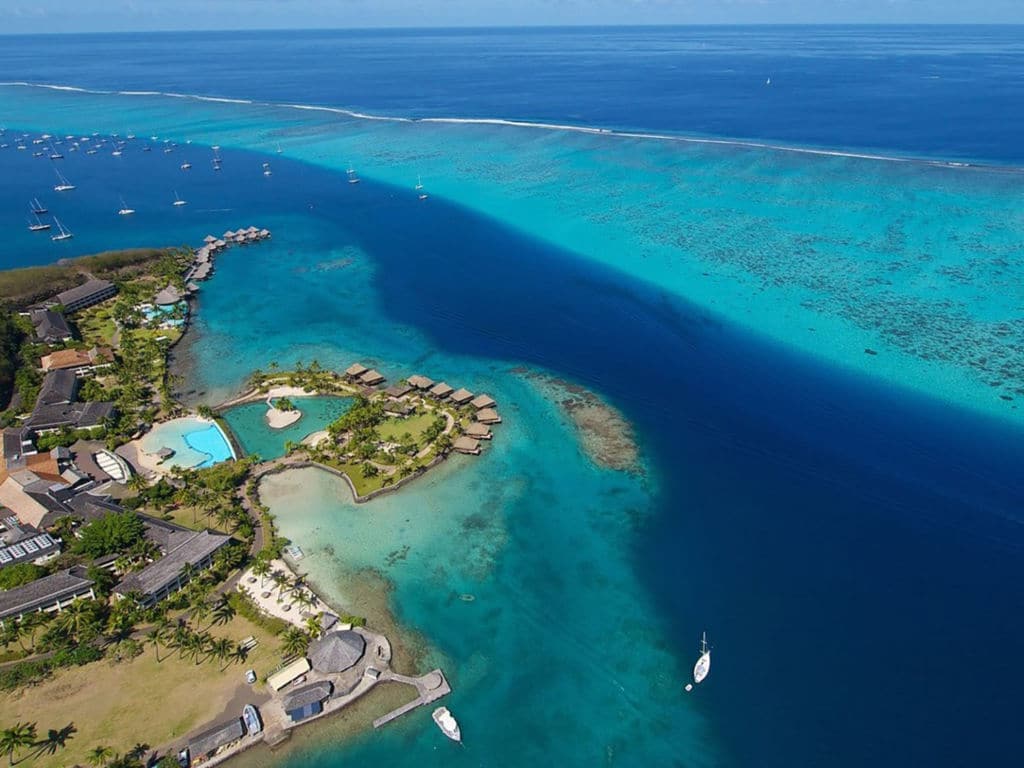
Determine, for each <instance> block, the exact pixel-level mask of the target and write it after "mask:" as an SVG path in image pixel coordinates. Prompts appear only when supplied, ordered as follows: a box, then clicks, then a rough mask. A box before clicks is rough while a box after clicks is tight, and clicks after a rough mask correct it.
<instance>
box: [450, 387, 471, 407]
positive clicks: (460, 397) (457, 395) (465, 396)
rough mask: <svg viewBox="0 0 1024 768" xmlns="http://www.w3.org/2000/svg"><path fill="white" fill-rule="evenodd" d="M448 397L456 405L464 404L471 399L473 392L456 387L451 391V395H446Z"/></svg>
mask: <svg viewBox="0 0 1024 768" xmlns="http://www.w3.org/2000/svg"><path fill="white" fill-rule="evenodd" d="M448 399H449V400H451V401H452V402H453V403H455V404H456V405H465V404H466V403H468V402H469V401H470V400H472V399H473V393H472V392H470V391H469V390H468V389H458V390H456V391H455V392H452V393H451V395H449V396H448Z"/></svg>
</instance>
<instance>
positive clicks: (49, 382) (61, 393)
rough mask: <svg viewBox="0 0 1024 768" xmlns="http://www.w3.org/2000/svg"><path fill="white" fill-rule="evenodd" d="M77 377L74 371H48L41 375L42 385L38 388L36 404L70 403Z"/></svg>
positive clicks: (73, 396) (72, 398) (73, 397)
mask: <svg viewBox="0 0 1024 768" xmlns="http://www.w3.org/2000/svg"><path fill="white" fill-rule="evenodd" d="M77 386H78V377H76V376H75V374H74V371H66V370H64V371H50V372H49V373H48V374H46V376H44V377H43V386H42V387H40V389H39V397H38V398H37V399H36V404H37V405H57V404H59V403H70V402H71V401H72V400H74V399H75V389H76V388H77Z"/></svg>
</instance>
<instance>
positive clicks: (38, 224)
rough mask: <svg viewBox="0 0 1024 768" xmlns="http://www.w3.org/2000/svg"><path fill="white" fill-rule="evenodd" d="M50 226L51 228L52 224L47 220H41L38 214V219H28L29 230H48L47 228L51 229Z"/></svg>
mask: <svg viewBox="0 0 1024 768" xmlns="http://www.w3.org/2000/svg"><path fill="white" fill-rule="evenodd" d="M49 228H50V225H49V224H47V223H46V222H45V221H40V220H39V216H36V220H35V221H32V220H31V219H29V221H28V231H29V232H42V231H43V230H46V229H49Z"/></svg>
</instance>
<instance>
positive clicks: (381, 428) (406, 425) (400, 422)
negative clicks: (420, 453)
mask: <svg viewBox="0 0 1024 768" xmlns="http://www.w3.org/2000/svg"><path fill="white" fill-rule="evenodd" d="M435 418H437V414H436V413H421V414H419V415H418V416H410V417H409V418H407V419H387V420H386V421H384V422H382V423H380V424H378V425H377V434H378V435H380V437H381V439H382V440H387V441H388V442H389V443H397V442H399V440H401V438H402V435H404V434H405V433H406V432H408V433H409V434H410V435H412V439H413V440H414V441H415V442H416V443H422V442H423V433H424V432H426V431H427V428H428V427H430V425H431V424H433V423H434V419H435Z"/></svg>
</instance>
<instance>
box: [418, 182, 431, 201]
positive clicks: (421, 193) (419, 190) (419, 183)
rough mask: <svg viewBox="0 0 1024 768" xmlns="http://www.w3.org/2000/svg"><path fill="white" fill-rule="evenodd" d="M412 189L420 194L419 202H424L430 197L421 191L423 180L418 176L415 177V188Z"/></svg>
mask: <svg viewBox="0 0 1024 768" xmlns="http://www.w3.org/2000/svg"><path fill="white" fill-rule="evenodd" d="M414 189H415V190H416V191H417V192H419V193H420V200H426V199H427V198H428V197H430V195H428V194H427V193H426V192H424V191H423V179H421V178H420V177H419V176H417V177H416V186H415V187H414Z"/></svg>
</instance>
